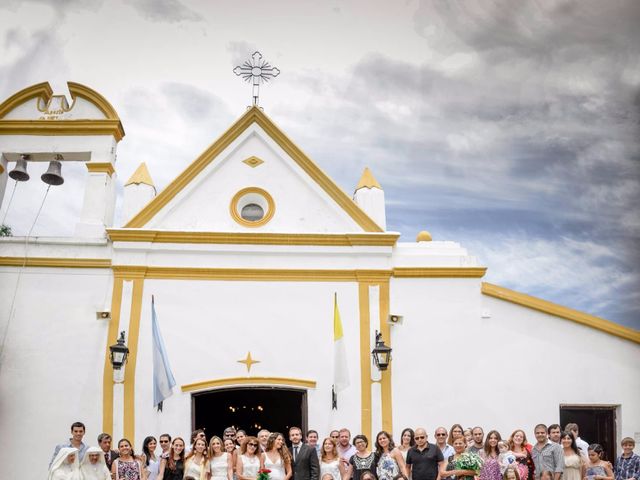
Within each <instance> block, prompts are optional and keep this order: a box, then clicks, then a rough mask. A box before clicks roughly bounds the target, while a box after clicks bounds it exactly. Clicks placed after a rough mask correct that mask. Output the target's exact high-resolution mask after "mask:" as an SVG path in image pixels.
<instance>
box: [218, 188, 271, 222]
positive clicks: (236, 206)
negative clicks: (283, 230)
mask: <svg viewBox="0 0 640 480" xmlns="http://www.w3.org/2000/svg"><path fill="white" fill-rule="evenodd" d="M256 197H257V199H258V201H256V200H257V199H256ZM259 200H262V201H259ZM250 203H256V204H257V205H259V206H261V207H262V209H263V210H264V216H263V217H262V218H261V219H260V220H256V221H251V220H245V219H244V218H242V215H241V212H242V209H243V208H244V207H245V206H247V205H248V204H250ZM229 211H230V213H231V217H232V218H233V219H234V220H235V221H236V223H238V224H240V225H242V226H243V227H250V228H255V227H261V226H262V225H265V224H267V223H269V221H270V220H271V219H272V218H273V215H274V213H275V211H276V204H275V202H274V201H273V197H271V195H269V193H268V192H267V191H266V190H263V189H262V188H258V187H247V188H243V189H242V190H240V191H239V192H237V193H236V194H235V195H234V196H233V198H232V199H231V203H230V204H229Z"/></svg>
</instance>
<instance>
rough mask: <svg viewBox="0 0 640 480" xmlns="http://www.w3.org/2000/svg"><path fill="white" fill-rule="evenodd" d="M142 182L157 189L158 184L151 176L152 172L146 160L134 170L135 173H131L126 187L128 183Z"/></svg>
mask: <svg viewBox="0 0 640 480" xmlns="http://www.w3.org/2000/svg"><path fill="white" fill-rule="evenodd" d="M141 183H144V184H145V185H149V186H150V187H153V189H154V190H155V189H156V186H155V184H154V183H153V179H152V178H151V174H150V173H149V169H148V168H147V164H146V163H145V162H142V163H141V164H140V165H138V168H136V171H135V172H133V175H131V177H130V178H129V180H127V183H125V184H124V186H125V187H126V186H127V185H131V184H136V185H139V184H141Z"/></svg>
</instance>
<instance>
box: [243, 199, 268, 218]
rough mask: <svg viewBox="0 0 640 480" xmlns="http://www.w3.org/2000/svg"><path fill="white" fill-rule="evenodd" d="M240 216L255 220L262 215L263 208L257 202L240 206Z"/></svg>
mask: <svg viewBox="0 0 640 480" xmlns="http://www.w3.org/2000/svg"><path fill="white" fill-rule="evenodd" d="M240 216H241V217H242V218H244V219H245V220H247V221H248V222H257V221H258V220H261V219H262V217H264V210H263V209H262V207H261V206H260V205H258V204H257V203H249V204H248V205H245V206H244V207H242V211H241V212H240Z"/></svg>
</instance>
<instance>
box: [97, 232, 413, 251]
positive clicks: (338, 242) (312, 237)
mask: <svg viewBox="0 0 640 480" xmlns="http://www.w3.org/2000/svg"><path fill="white" fill-rule="evenodd" d="M107 234H108V235H109V238H110V239H111V241H113V242H151V243H200V244H202V243H205V244H206V243H208V244H231V245H314V246H339V247H352V246H381V247H393V246H394V245H395V244H396V242H397V240H398V238H399V237H400V235H399V234H397V233H346V234H338V233H261V232H237V233H236V232H175V231H161V230H141V229H127V228H124V229H116V228H110V229H107Z"/></svg>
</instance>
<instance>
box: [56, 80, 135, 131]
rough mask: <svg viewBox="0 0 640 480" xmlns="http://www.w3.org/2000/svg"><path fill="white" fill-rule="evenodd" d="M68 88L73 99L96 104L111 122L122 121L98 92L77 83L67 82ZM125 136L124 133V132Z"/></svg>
mask: <svg viewBox="0 0 640 480" xmlns="http://www.w3.org/2000/svg"><path fill="white" fill-rule="evenodd" d="M67 86H68V87H69V93H70V94H71V98H73V99H75V97H80V98H84V99H85V100H87V101H88V102H90V103H92V104H94V105H95V106H96V107H98V109H99V110H100V111H101V112H102V113H103V114H104V116H105V117H107V118H108V119H110V120H118V121H120V117H119V116H118V113H117V112H116V110H115V108H113V106H112V105H111V104H110V103H109V101H108V100H107V99H106V98H104V97H103V96H102V95H100V94H99V93H98V92H96V91H95V90H93V89H92V88H89V87H87V86H86V85H82V84H80V83H76V82H67ZM122 135H123V136H124V131H123V132H122Z"/></svg>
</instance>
